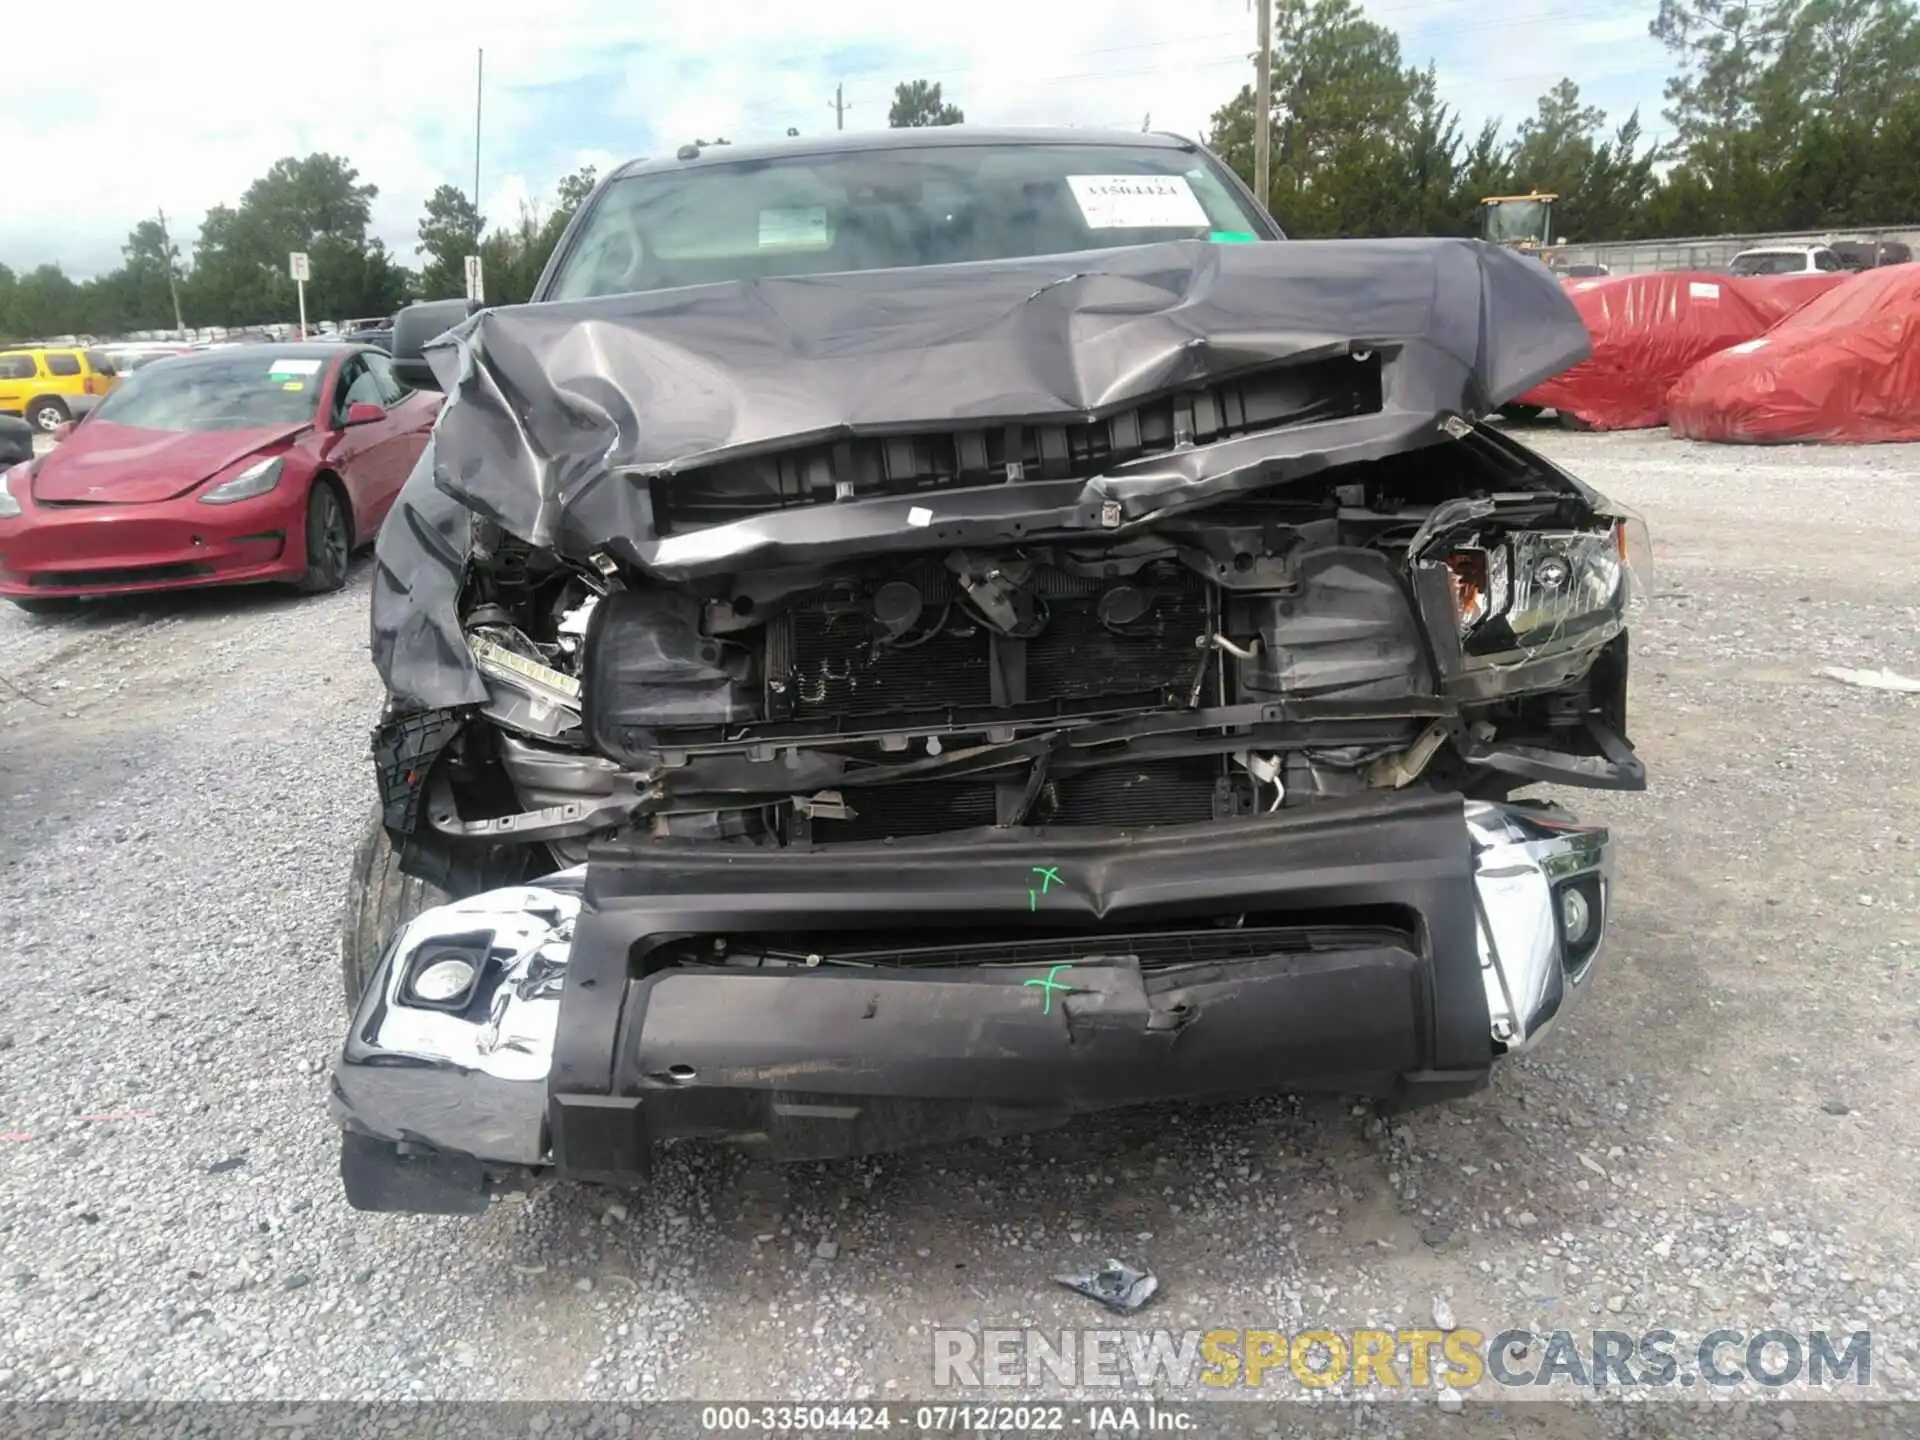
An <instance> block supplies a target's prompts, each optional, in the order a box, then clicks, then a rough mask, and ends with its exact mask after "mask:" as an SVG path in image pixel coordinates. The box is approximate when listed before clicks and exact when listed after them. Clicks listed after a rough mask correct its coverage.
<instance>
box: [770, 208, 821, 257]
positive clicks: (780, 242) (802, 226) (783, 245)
mask: <svg viewBox="0 0 1920 1440" xmlns="http://www.w3.org/2000/svg"><path fill="white" fill-rule="evenodd" d="M829 243H830V242H829V240H828V238H827V207H826V206H824V205H796V206H793V207H792V208H790V209H785V210H762V211H761V212H760V248H761V249H762V250H824V249H826V248H827V245H828V244H829Z"/></svg>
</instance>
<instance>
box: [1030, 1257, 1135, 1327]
mask: <svg viewBox="0 0 1920 1440" xmlns="http://www.w3.org/2000/svg"><path fill="white" fill-rule="evenodd" d="M1053 1278H1054V1280H1055V1281H1057V1282H1058V1283H1059V1284H1062V1285H1064V1286H1066V1287H1067V1288H1068V1289H1069V1290H1078V1291H1079V1292H1080V1293H1081V1294H1082V1295H1085V1296H1087V1297H1088V1298H1089V1299H1093V1300H1098V1301H1099V1302H1100V1303H1101V1304H1102V1305H1104V1306H1106V1307H1107V1308H1108V1309H1109V1310H1111V1311H1113V1312H1114V1313H1115V1314H1116V1315H1131V1314H1132V1313H1133V1312H1134V1311H1136V1310H1138V1309H1139V1308H1140V1307H1141V1306H1142V1305H1144V1304H1146V1303H1147V1301H1149V1300H1151V1299H1152V1298H1153V1296H1154V1292H1155V1291H1157V1290H1158V1289H1159V1288H1160V1281H1159V1280H1158V1279H1157V1278H1156V1277H1155V1275H1154V1273H1153V1272H1152V1271H1151V1270H1136V1269H1135V1268H1134V1267H1133V1266H1131V1265H1129V1264H1127V1262H1126V1261H1124V1260H1115V1259H1113V1258H1112V1257H1111V1256H1109V1257H1108V1258H1107V1263H1106V1264H1104V1265H1102V1266H1101V1267H1100V1268H1099V1269H1098V1270H1090V1271H1088V1272H1087V1273H1086V1274H1084V1275H1056V1276H1054V1277H1053Z"/></svg>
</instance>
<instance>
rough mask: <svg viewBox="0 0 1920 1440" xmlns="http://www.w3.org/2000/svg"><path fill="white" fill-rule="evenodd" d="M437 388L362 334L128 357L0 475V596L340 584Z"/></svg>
mask: <svg viewBox="0 0 1920 1440" xmlns="http://www.w3.org/2000/svg"><path fill="white" fill-rule="evenodd" d="M440 403H441V397H440V396H439V395H436V394H431V393H428V392H425V391H414V390H409V389H407V388H406V386H404V385H402V384H401V383H400V382H399V381H398V380H396V379H395V378H394V374H393V364H392V362H391V361H390V360H389V359H388V358H387V356H386V355H385V354H384V353H382V352H381V351H379V350H375V349H373V348H371V347H368V346H361V345H338V344H305V345H247V346H236V347H234V348H231V349H222V350H212V351H206V352H201V353H196V354H190V355H181V356H176V357H174V358H172V359H167V360H160V361H156V362H154V363H153V364H151V365H147V366H143V367H141V368H140V369H139V370H138V371H136V372H135V373H134V374H133V375H130V376H129V377H127V378H126V379H125V380H123V381H122V382H121V383H120V386H119V387H118V388H117V389H116V390H114V392H113V393H112V394H111V395H109V396H107V398H106V399H105V400H102V401H101V402H100V405H99V407H98V408H97V409H95V410H94V411H93V413H92V414H90V415H89V416H87V418H86V419H85V420H83V421H82V422H80V423H79V424H77V425H75V426H74V427H72V429H71V430H70V431H68V432H67V433H66V434H65V436H64V438H63V439H62V440H61V442H60V443H59V444H58V445H57V446H56V447H55V448H54V449H53V451H52V452H50V453H49V454H46V455H42V456H41V457H40V458H39V459H37V460H33V461H30V462H29V463H27V464H24V465H18V466H15V467H14V468H13V469H11V470H9V471H6V472H5V473H4V474H0V596H4V597H6V598H7V599H9V600H11V601H13V603H14V604H16V605H19V606H21V607H23V608H24V609H27V610H35V611H45V610H60V609H64V608H67V607H69V606H72V605H74V604H76V603H78V601H79V599H80V597H82V596H87V595H122V594H129V593H133V592H137V591H149V590H175V589H181V588H184V587H187V586H196V585H222V584H231V583H235V582H239V581H258V580H279V581H286V582H290V583H292V584H293V585H294V586H295V587H296V588H298V589H301V590H304V591H308V592H311V593H318V592H320V591H325V590H337V589H339V588H340V586H341V585H343V584H344V583H345V582H346V578H347V561H348V558H349V556H350V555H351V554H352V552H353V550H354V548H355V547H356V546H358V545H360V544H361V543H363V542H365V541H368V540H371V539H372V538H373V535H374V532H375V531H376V530H377V529H379V526H380V521H381V520H382V519H383V518H385V516H386V513H387V510H388V507H390V506H391V505H392V504H393V497H394V496H395V495H396V494H398V493H399V490H400V486H401V484H402V483H403V482H404V481H405V480H406V478H407V475H408V472H409V471H411V470H412V469H413V464H414V461H415V460H416V459H418V458H419V455H420V451H421V449H422V447H423V446H425V444H426V441H427V434H428V432H429V431H430V430H431V429H432V428H433V422H434V417H435V416H436V415H438V414H439V410H440Z"/></svg>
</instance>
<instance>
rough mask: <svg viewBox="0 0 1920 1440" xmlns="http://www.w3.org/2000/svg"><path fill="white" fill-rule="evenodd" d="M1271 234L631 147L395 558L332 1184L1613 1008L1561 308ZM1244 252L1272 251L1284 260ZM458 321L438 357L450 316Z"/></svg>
mask: <svg viewBox="0 0 1920 1440" xmlns="http://www.w3.org/2000/svg"><path fill="white" fill-rule="evenodd" d="M1280 239H1281V236H1280V234H1279V231H1278V230H1277V229H1276V228H1275V227H1274V225H1273V223H1272V221H1271V220H1270V219H1269V218H1268V217H1267V216H1266V215H1265V213H1264V212H1263V211H1261V210H1260V208H1259V207H1258V206H1257V205H1256V204H1255V203H1254V202H1253V200H1252V198H1251V196H1250V195H1249V194H1247V192H1246V191H1245V190H1244V189H1243V188H1242V187H1241V186H1240V184H1239V182H1238V181H1237V180H1235V179H1234V178H1233V176H1232V175H1231V173H1230V172H1228V171H1227V170H1226V169H1225V168H1224V167H1222V166H1221V165H1220V164H1219V163H1218V162H1217V161H1216V160H1214V159H1213V158H1212V157H1211V156H1210V155H1208V154H1207V153H1206V152H1205V151H1203V150H1202V149H1200V148H1199V147H1197V146H1194V145H1192V144H1190V143H1188V142H1185V141H1180V140H1176V139H1173V138H1169V137H1155V136H1143V135H1131V134H1129V135H1099V134H1089V133H1086V132H1067V133H1039V134H1034V133H1013V134H1008V133H996V132H984V133H983V132H976V131H968V130H965V129H961V128H954V129H943V130H922V131H897V132H891V133H884V134H881V135H874V136H858V137H856V136H835V137H834V138H833V140H832V142H831V144H830V145H829V144H825V143H817V142H808V143H800V144H790V145H786V146H776V147H768V148H765V149H755V150H748V149H746V148H745V147H728V148H727V149H726V150H712V151H707V152H704V153H702V152H698V151H694V150H692V149H689V150H687V151H683V152H682V153H681V155H680V156H679V157H677V158H674V159H671V160H663V161H650V162H644V163H636V164H633V165H630V166H627V167H625V168H624V169H622V170H619V171H618V172H616V173H615V174H614V175H612V176H611V177H609V178H608V179H607V180H606V181H604V182H603V183H602V184H601V186H600V187H599V188H598V189H597V190H596V191H595V193H594V194H593V195H592V196H591V197H590V198H589V199H588V201H587V202H586V203H585V204H584V205H583V206H582V208H581V211H580V213H579V214H578V215H577V216H576V217H575V219H574V221H573V222H572V224H571V226H570V228H569V230H568V233H567V235H566V236H565V237H564V238H563V240H562V242H561V244H560V246H559V247H558V249H557V251H556V253H555V256H554V259H553V260H552V262H551V264H550V265H549V267H548V270H547V273H546V274H545V275H544V276H543V278H542V280H541V282H540V285H539V288H538V291H537V297H536V300H535V302H534V303H532V304H529V305H525V306H517V307H511V308H506V309H501V310H497V311H492V312H488V313H485V314H482V315H479V316H477V317H475V318H471V319H465V318H463V316H464V308H463V307H460V306H455V307H454V309H453V311H452V312H451V313H449V311H448V309H447V308H446V307H445V306H440V307H434V306H418V307H415V308H413V309H411V310H408V311H404V312H402V314H401V316H400V317H399V320H398V323H397V327H396V334H395V354H396V363H397V364H399V365H402V366H413V365H414V364H416V363H417V362H419V357H420V356H421V353H422V351H421V342H422V341H423V340H430V342H431V343H428V344H427V345H426V346H425V350H424V364H423V368H425V367H428V366H430V368H431V378H432V379H433V381H435V382H436V383H438V384H439V385H441V386H442V387H444V389H445V391H446V393H447V397H448V399H447V404H446V407H445V409H444V411H443V413H442V418H441V420H440V422H439V425H438V428H437V431H436V435H435V439H434V443H433V446H432V453H431V454H430V456H429V457H427V458H426V459H425V460H423V462H422V463H421V465H420V466H419V467H418V469H416V471H415V472H414V474H413V476H412V478H411V480H410V481H409V482H408V485H407V488H406V490H405V492H404V493H403V495H402V497H401V499H400V501H399V502H398V505H397V507H396V509H395V511H394V513H393V515H392V517H391V518H390V520H389V521H388V523H387V525H386V526H385V527H384V529H383V531H382V533H381V536H380V541H379V546H378V550H377V562H378V563H377V570H376V576H375V591H374V603H373V637H372V638H373V651H374V658H375V661H376V663H377V665H378V666H379V668H380V671H381V674H382V676H383V677H384V679H385V681H386V684H387V688H388V690H389V693H390V697H391V698H390V702H389V706H388V710H387V713H386V715H385V716H384V718H383V720H382V722H381V723H380V725H379V727H378V728H377V730H376V731H375V733H374V752H375V759H376V763H377V767H378V771H379V783H380V793H381V813H380V815H379V817H378V819H377V821H376V823H375V824H374V825H373V826H372V827H371V828H370V830H369V832H368V835H367V838H366V841H365V843H364V844H363V846H362V849H361V853H360V856H359V857H358V861H357V863H356V867H355V874H354V879H353V888H352V893H351V894H350V896H349V903H348V913H347V924H346V931H345V935H344V938H343V961H344V968H345V971H346V983H347V990H348V995H349V999H350V1001H351V1002H352V1003H353V1005H354V1015H353V1019H352V1022H351V1026H350V1030H349V1033H348V1037H347V1040H346V1044H345V1047H344V1049H343V1051H342V1054H341V1055H340V1057H339V1060H338V1062H337V1064H336V1066H335V1070H334V1108H335V1113H336V1115H337V1117H338V1118H339V1120H340V1122H341V1124H342V1125H343V1127H344V1130H345V1142H344V1151H343V1161H342V1168H343V1174H344V1177H345V1181H346V1187H347V1192H348V1196H349V1198H350V1199H351V1201H352V1202H353V1203H354V1204H355V1205H358V1206H361V1207H364V1208H375V1209H402V1210H418V1211H460V1210H466V1209H472V1208H476V1207H478V1206H480V1205H483V1204H484V1203H485V1196H486V1193H487V1191H488V1190H489V1189H490V1188H492V1187H494V1186H497V1185H501V1184H505V1183H510V1182H518V1181H521V1180H524V1179H526V1178H528V1177H538V1176H542V1175H548V1174H555V1173H557V1174H559V1175H562V1176H567V1177H574V1178H581V1179H589V1180H597V1181H607V1182H616V1183H618V1182H625V1181H631V1180H633V1179H635V1178H637V1177H639V1176H640V1175H642V1174H643V1173H644V1172H645V1170H646V1167H647V1160H648V1154H649V1151H650V1148H651V1147H652V1146H654V1145H655V1144H657V1143H659V1142H663V1141H670V1140H674V1139H677V1138H682V1137H724V1138H727V1139H732V1140H736V1141H739V1142H742V1143H746V1144H749V1145H754V1146H758V1147H760V1148H761V1149H762V1150H763V1151H765V1152H767V1153H769V1154H771V1155H773V1156H774V1157H776V1158H801V1157H826V1156H837V1155H845V1154H851V1153H859V1152H863V1151H871V1150H877V1149H885V1148H890V1147H897V1146H902V1145H908V1144H921V1143H927V1142H931V1141H937V1140H941V1139H945V1138H949V1137H956V1136H965V1135H980V1134H993V1133H1001V1132H1009V1131H1017V1130H1022V1129H1030V1128H1034V1127H1039V1126H1046V1125H1051V1124H1056V1123H1059V1122H1061V1121H1063V1120H1065V1119H1067V1118H1068V1117H1071V1116H1073V1115H1075V1114H1078V1113H1083V1112H1087V1111H1092V1110H1097V1109H1101V1108H1105V1107H1111V1106H1118V1105H1125V1104H1131V1103H1136V1102H1143V1101H1150V1100H1156V1099H1167V1098H1188V1099H1200V1098H1209V1097H1220V1096H1229V1095H1240V1094H1248V1093H1263V1092H1272V1091H1276V1090H1299V1089H1330V1090H1337V1091H1341V1092H1345V1093H1356V1094H1365V1095H1371V1096H1377V1097H1379V1098H1381V1099H1382V1100H1384V1101H1388V1102H1392V1103H1396V1104H1400V1105H1408V1104H1415V1103H1419V1102H1422V1101H1428V1100H1433V1099H1438V1098H1442V1097H1445V1096H1450V1095H1456V1094H1460V1093H1463V1092H1467V1091H1470V1090H1472V1089H1474V1088H1475V1087H1477V1086H1479V1085H1482V1084H1484V1083H1485V1081H1486V1078H1487V1076H1488V1074H1489V1071H1490V1068H1491V1067H1492V1066H1493V1064H1494V1063H1495V1062H1496V1060H1497V1059H1498V1058H1499V1057H1501V1056H1502V1055H1505V1054H1510V1053H1512V1052H1514V1051H1517V1050H1520V1049H1522V1048H1524V1047H1526V1046H1528V1045H1530V1044H1531V1043H1532V1042H1533V1041H1534V1040H1535V1039H1536V1038H1538V1036H1539V1035H1540V1034H1541V1032H1542V1031H1543V1029H1544V1028H1545V1027H1547V1026H1548V1025H1549V1024H1550V1023H1551V1022H1552V1021H1553V1019H1554V1018H1555V1016H1556V1015H1557V1014H1558V1013H1560V1011H1561V1009H1562V1007H1563V1005H1564V1004H1565V1003H1566V1002H1567V1001H1568V999H1569V998H1570V997H1571V996H1573V995H1574V994H1576V993H1578V992H1579V991H1580V990H1581V989H1582V987H1583V986H1584V985H1585V983H1586V980H1587V977H1588V975H1589V974H1590V972H1591V969H1592V967H1593V965H1594V963H1595V956H1596V954H1597V952H1598V948H1599V946H1600V942H1601V937H1602V932H1603V930H1604V928H1605V926H1606V923H1607V917H1608V910H1609V907H1610V904H1611V899H1612V897H1611V894H1610V892H1609V888H1608V887H1609V873H1610V871H1609V845H1608V838H1607V835H1606V832H1605V831H1604V830H1601V829H1599V828H1596V827H1591V826H1583V825H1581V824H1579V823H1578V822H1576V821H1575V820H1574V819H1573V817H1572V816H1570V815H1569V814H1567V813H1566V812H1565V811H1564V810H1562V809H1559V808H1557V807H1555V806H1553V805H1548V804H1543V803H1529V802H1523V801H1520V800H1517V799H1515V798H1514V797H1515V792H1517V791H1519V790H1521V789H1522V788H1524V787H1526V786H1528V785H1530V784H1532V783H1533V782H1537V781H1551V782H1560V783H1564V784H1569V785H1576V786H1600V787H1613V788H1620V789H1637V788H1640V787H1641V786H1642V785H1643V784H1644V772H1643V769H1642V767H1641V764H1640V762H1639V761H1638V759H1637V758H1636V756H1635V754H1634V752H1633V749H1632V746H1631V744H1630V743H1629V741H1628V739H1627V734H1626V730H1627V726H1626V693H1627V634H1626V628H1625V627H1626V622H1627V614H1628V602H1629V597H1630V594H1631V593H1632V592H1633V590H1634V585H1635V576H1636V573H1639V572H1638V567H1640V566H1642V565H1643V564H1644V553H1645V552H1644V531H1643V529H1641V528H1640V527H1639V526H1638V522H1637V521H1635V520H1633V519H1632V517H1631V516H1629V515H1627V514H1626V513H1625V512H1623V511H1621V510H1619V509H1618V508H1616V507H1614V506H1613V505H1611V504H1610V503H1609V502H1607V501H1606V500H1605V499H1604V498H1602V497H1601V496H1599V495H1597V494H1596V493H1594V492H1593V491H1592V490H1590V489H1588V488H1587V487H1586V486H1585V485H1583V484H1581V483H1580V482H1579V481H1578V480H1576V479H1574V478H1573V477H1571V476H1570V475H1568V474H1566V473H1565V472H1563V471H1562V470H1560V469H1559V468H1558V467H1557V466H1555V465H1553V464H1552V463H1550V462H1549V461H1547V460H1545V459H1544V458H1542V457H1541V456H1539V455H1536V454H1534V453H1533V452H1531V451H1530V450H1528V449H1526V448H1525V447H1524V446H1522V445H1519V444H1517V443H1515V442H1514V441H1513V440H1511V439H1509V438H1506V437H1504V436H1503V435H1502V434H1500V433H1499V432H1498V430H1497V429H1492V428H1487V427H1485V426H1483V425H1482V424H1481V423H1480V421H1479V418H1478V417H1481V416H1483V415H1486V414H1489V413H1491V412H1492V411H1493V410H1494V409H1495V408H1497V407H1498V406H1499V405H1500V404H1501V403H1502V402H1503V401H1505V400H1507V399H1509V398H1511V397H1512V396H1514V395H1517V394H1518V393H1520V392H1521V391H1523V390H1525V389H1526V388H1528V387H1529V386H1531V385H1533V384H1535V383H1537V382H1538V381H1539V380H1540V379H1542V378H1543V377H1545V376H1546V375H1549V374H1553V373H1555V372H1557V371H1559V370H1561V369H1564V368H1565V367H1566V366H1567V365H1568V364H1569V363H1571V362H1573V361H1575V360H1577V359H1579V358H1580V357H1581V356H1582V355H1583V354H1584V353H1585V348H1586V336H1585V332H1584V329H1583V327H1582V326H1581V324H1580V321H1579V317H1578V316H1577V315H1576V314H1575V313H1574V311H1573V309H1572V307H1571V306H1570V305H1569V304H1568V303H1567V301H1566V299H1565V296H1564V295H1563V293H1562V292H1561V289H1560V287H1559V285H1558V284H1557V283H1556V282H1555V281H1554V280H1553V279H1552V278H1551V277H1550V276H1549V275H1548V273H1547V272H1546V270H1545V269H1544V268H1543V267H1541V266H1540V265H1538V264H1536V263H1534V262H1532V261H1529V260H1525V259H1523V258H1521V257H1518V256H1516V255H1513V254H1511V253H1510V252H1507V251H1504V250H1501V249H1498V248H1494V247H1490V246H1487V245H1484V244H1480V243H1477V242H1472V241H1464V240H1462V241H1451V240H1440V241H1413V240H1407V241H1372V242H1359V241H1355V242H1329V243H1315V244H1300V243H1293V242H1287V243H1266V242H1274V241H1279V240H1280ZM1248 242H1253V243H1248ZM449 320H451V321H454V322H457V323H456V324H455V326H454V328H453V329H452V330H451V332H450V333H441V332H442V331H443V329H444V327H445V326H446V324H447V323H448V322H449Z"/></svg>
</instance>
